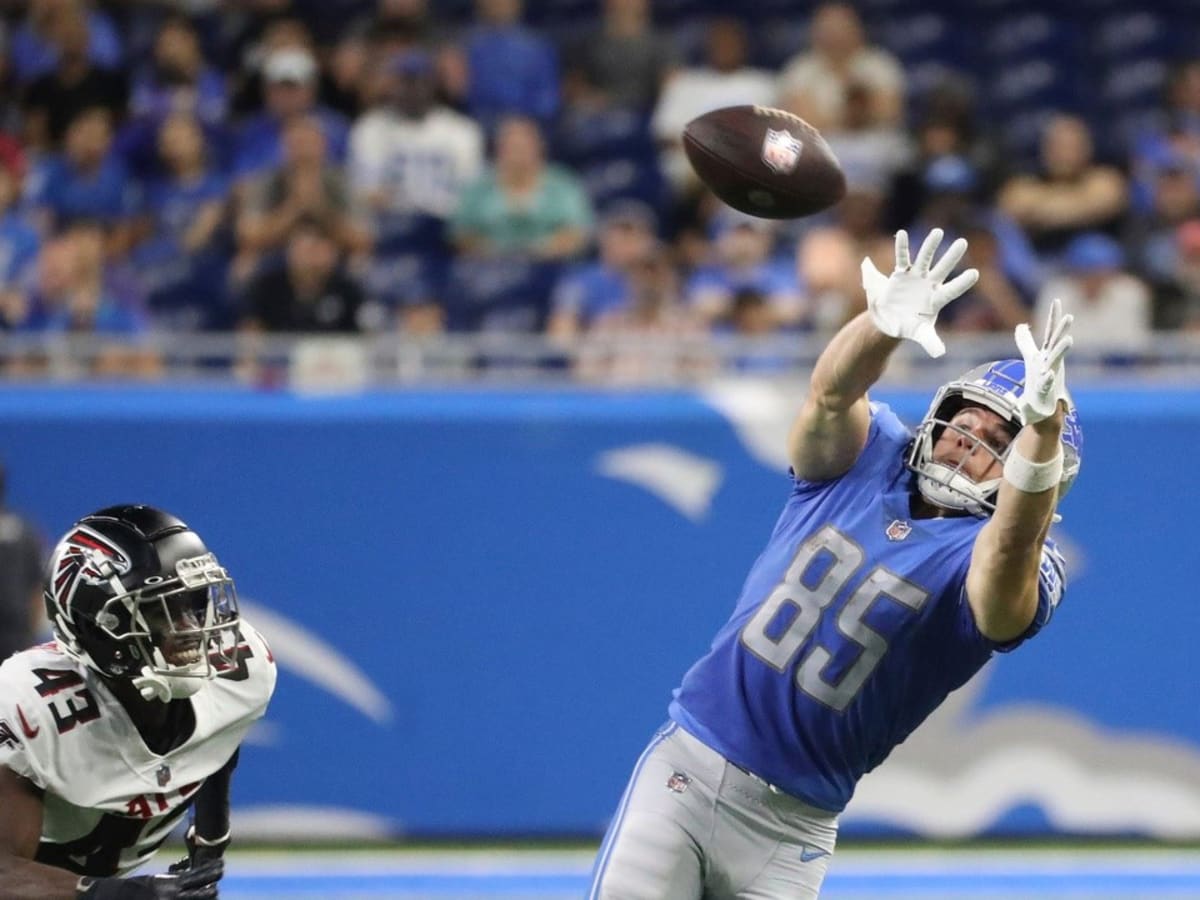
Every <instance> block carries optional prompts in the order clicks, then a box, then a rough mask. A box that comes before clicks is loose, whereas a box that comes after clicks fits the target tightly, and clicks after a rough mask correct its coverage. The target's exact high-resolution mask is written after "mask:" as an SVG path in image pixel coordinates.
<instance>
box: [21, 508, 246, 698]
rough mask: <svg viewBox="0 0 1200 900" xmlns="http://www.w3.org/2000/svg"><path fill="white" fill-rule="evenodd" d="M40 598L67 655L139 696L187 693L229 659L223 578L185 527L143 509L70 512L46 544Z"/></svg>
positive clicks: (229, 596)
mask: <svg viewBox="0 0 1200 900" xmlns="http://www.w3.org/2000/svg"><path fill="white" fill-rule="evenodd" d="M44 597H45V601H46V612H47V616H48V618H49V620H50V623H51V624H52V625H53V627H54V634H55V637H56V639H57V641H58V644H59V646H60V647H61V648H62V650H63V651H64V652H65V653H67V655H69V656H71V657H73V658H75V659H77V660H79V661H80V662H81V663H83V664H84V665H86V666H88V667H90V668H92V669H94V670H95V671H97V672H99V673H100V674H102V675H104V676H106V677H108V678H112V679H128V680H130V681H131V682H132V683H133V685H134V686H135V687H137V688H138V689H139V690H140V691H141V693H142V694H143V696H145V697H146V698H147V699H150V698H156V699H159V700H162V701H164V702H166V701H168V700H171V699H180V698H183V697H188V696H191V695H192V694H194V693H196V691H198V690H199V689H200V688H201V687H202V686H203V684H204V682H205V681H206V680H207V679H210V678H213V677H215V676H216V675H217V674H219V673H220V672H222V671H225V670H227V669H231V668H236V666H237V665H238V655H237V654H238V645H239V643H240V640H239V631H238V627H239V622H240V620H239V615H238V603H237V594H236V591H235V589H234V585H233V580H232V579H231V578H230V577H229V573H228V572H227V571H226V570H225V569H224V568H223V567H222V566H221V565H220V564H219V563H218V562H217V559H216V557H215V556H214V555H213V554H212V553H210V552H209V551H208V549H207V548H206V547H205V546H204V543H203V541H201V540H200V538H199V536H198V535H196V534H195V532H193V531H191V530H190V529H189V528H188V527H187V526H186V525H185V524H184V523H183V522H181V521H179V520H178V519H176V518H175V517H174V516H171V515H169V514H167V513H163V512H161V511H159V510H156V509H153V508H151V507H144V506H126V507H110V508H109V509H105V510H101V511H99V512H97V513H93V514H92V515H90V516H85V517H84V518H83V519H80V520H79V522H77V523H76V524H75V526H74V527H73V528H72V529H71V530H70V531H68V532H67V534H66V535H65V536H64V537H63V539H62V540H60V541H59V543H58V545H57V546H56V547H55V549H54V553H53V554H52V556H51V559H50V566H49V569H48V572H47V577H46V584H45V591H44Z"/></svg>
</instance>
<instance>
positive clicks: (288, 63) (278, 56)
mask: <svg viewBox="0 0 1200 900" xmlns="http://www.w3.org/2000/svg"><path fill="white" fill-rule="evenodd" d="M316 74H317V63H316V61H315V60H314V59H313V58H312V55H311V54H310V53H309V52H308V51H307V50H301V49H299V48H297V47H285V48H283V49H282V50H276V51H274V52H273V53H272V54H271V55H270V56H268V57H267V60H266V62H265V63H263V75H264V76H265V77H266V79H267V81H312V79H313V77H314V76H315V75H316Z"/></svg>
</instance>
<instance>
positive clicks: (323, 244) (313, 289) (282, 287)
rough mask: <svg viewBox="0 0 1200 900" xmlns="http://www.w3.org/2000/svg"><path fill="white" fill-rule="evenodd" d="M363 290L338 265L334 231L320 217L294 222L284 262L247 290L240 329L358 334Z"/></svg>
mask: <svg viewBox="0 0 1200 900" xmlns="http://www.w3.org/2000/svg"><path fill="white" fill-rule="evenodd" d="M368 309H369V307H368V305H367V304H366V302H365V298H364V296H363V292H362V289H361V288H360V287H359V285H358V283H357V282H356V281H355V280H354V279H353V278H352V277H350V275H349V274H348V273H347V272H346V270H345V267H344V266H343V265H342V254H341V250H340V248H339V244H338V238H337V235H336V234H335V233H334V231H333V230H332V229H331V228H330V227H329V225H328V224H327V223H326V222H325V220H323V219H321V218H320V217H318V216H312V215H305V216H302V217H301V218H299V219H297V220H296V221H295V222H293V223H292V225H291V228H290V230H289V232H288V236H287V252H286V255H285V262H284V265H283V266H279V267H272V268H271V269H269V270H267V271H264V272H262V273H260V274H259V275H258V276H257V277H256V278H255V279H254V281H253V282H252V283H251V284H250V286H249V287H248V288H247V290H246V293H245V297H244V302H243V312H242V321H241V328H242V330H244V331H252V332H253V331H270V332H305V333H311V332H356V331H362V330H363V329H364V328H365V327H367V326H368V324H369V323H368V322H367V320H366V318H365V316H366V314H367V311H368Z"/></svg>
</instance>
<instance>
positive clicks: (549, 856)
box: [229, 848, 1200, 878]
mask: <svg viewBox="0 0 1200 900" xmlns="http://www.w3.org/2000/svg"><path fill="white" fill-rule="evenodd" d="M1101 855H1102V856H1103V858H1098V857H1099V856H1101ZM229 857H230V868H231V869H232V870H233V871H235V872H237V874H238V875H239V876H248V877H253V876H254V875H270V874H275V873H279V874H291V875H299V874H321V873H326V874H328V873H339V874H345V873H361V874H367V875H384V874H389V873H394V874H408V875H412V874H456V875H463V874H469V875H521V874H534V875H566V876H573V875H587V874H588V873H589V872H590V871H591V868H592V863H593V861H594V859H595V854H594V853H593V852H591V851H585V850H563V851H549V850H537V851H527V850H511V851H500V850H486V851H477V850H463V851H449V850H404V849H401V850H395V851H380V852H375V851H366V852H364V851H358V850H347V851H344V852H336V851H319V852H311V851H304V850H301V851H297V852H291V851H278V852H262V851H252V850H251V851H239V850H233V851H231V852H230V854H229ZM834 859H835V863H836V866H837V870H838V873H839V874H841V875H852V876H855V877H859V876H872V875H887V874H889V873H895V874H903V875H905V876H909V875H932V876H936V875H945V874H952V873H963V872H970V873H974V874H978V875H979V876H980V877H981V878H1004V877H1009V876H1011V875H1013V873H1020V874H1023V875H1024V874H1033V875H1055V874H1062V875H1070V874H1077V873H1084V874H1087V875H1088V876H1091V877H1094V876H1097V875H1104V874H1113V875H1121V874H1127V875H1136V874H1150V873H1153V874H1156V875H1164V874H1166V875H1186V876H1192V875H1195V876H1198V877H1200V852H1187V851H1175V850H1160V849H1157V848H1146V849H1144V850H1139V849H1130V850H1118V851H1112V850H1105V849H1101V848H1097V849H1096V850H1083V851H1079V852H1065V851H1057V850H1056V851H1039V850H1036V849H1034V850H1029V851H1020V852H1018V851H1007V850H1003V851H1001V850H997V851H989V850H981V851H971V852H967V853H964V852H962V851H948V852H946V853H939V852H936V851H927V850H913V851H905V850H882V851H872V850H854V849H850V850H846V851H844V852H843V851H838V853H837V854H836V855H835V857H834Z"/></svg>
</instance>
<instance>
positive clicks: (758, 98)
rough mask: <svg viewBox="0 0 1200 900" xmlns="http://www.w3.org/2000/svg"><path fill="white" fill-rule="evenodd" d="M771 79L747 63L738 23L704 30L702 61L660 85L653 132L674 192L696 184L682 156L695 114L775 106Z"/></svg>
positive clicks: (743, 34) (718, 21) (719, 22)
mask: <svg viewBox="0 0 1200 900" xmlns="http://www.w3.org/2000/svg"><path fill="white" fill-rule="evenodd" d="M775 99H776V92H775V78H774V76H773V75H772V74H771V73H770V72H768V71H766V70H764V69H756V68H753V67H752V66H749V65H748V64H747V37H746V29H745V26H744V25H742V23H741V22H740V21H738V20H737V19H730V18H723V19H715V20H713V22H712V23H710V25H709V26H708V34H707V40H706V42H705V62H704V65H702V66H699V67H694V68H692V67H689V68H683V69H678V70H676V71H675V72H674V73H673V74H672V75H670V76H669V77H668V79H667V82H666V84H664V85H663V89H662V93H661V94H660V95H659V98H658V104H657V106H656V107H655V109H654V118H653V120H652V122H651V130H652V131H653V132H654V137H655V139H656V140H657V141H658V144H659V147H660V148H661V150H662V157H661V161H662V169H663V173H664V174H665V175H666V176H667V179H668V180H669V181H670V182H671V184H672V185H673V186H674V188H675V190H676V192H677V193H680V194H682V193H686V192H688V191H690V190H691V189H692V188H694V187H695V185H696V179H695V174H694V173H693V172H692V167H691V166H690V165H689V164H688V161H687V156H686V155H685V154H684V152H683V143H682V137H681V135H682V134H683V128H684V126H685V125H687V123H688V122H690V121H691V120H692V119H694V118H696V116H699V115H703V114H704V113H706V112H709V111H710V110H714V109H719V108H720V107H723V106H737V105H741V104H745V103H750V104H761V105H764V106H773V105H774V104H775Z"/></svg>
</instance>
